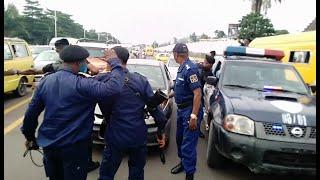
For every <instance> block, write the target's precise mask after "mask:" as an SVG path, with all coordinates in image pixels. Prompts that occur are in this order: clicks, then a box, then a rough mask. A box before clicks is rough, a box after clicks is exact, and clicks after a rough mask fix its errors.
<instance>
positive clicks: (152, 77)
mask: <svg viewBox="0 0 320 180" xmlns="http://www.w3.org/2000/svg"><path fill="white" fill-rule="evenodd" d="M127 68H128V69H129V71H130V72H137V73H139V74H141V75H143V76H145V77H146V78H147V79H148V81H149V83H150V85H151V87H152V89H153V90H155V89H159V88H160V89H162V90H165V89H167V87H166V83H165V77H164V76H165V75H164V74H163V73H162V71H161V68H160V67H159V66H148V65H140V64H139V65H138V64H127Z"/></svg>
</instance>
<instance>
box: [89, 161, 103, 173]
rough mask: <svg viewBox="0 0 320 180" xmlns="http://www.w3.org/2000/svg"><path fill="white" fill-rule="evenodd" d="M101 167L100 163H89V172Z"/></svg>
mask: <svg viewBox="0 0 320 180" xmlns="http://www.w3.org/2000/svg"><path fill="white" fill-rule="evenodd" d="M99 166H100V163H99V162H94V161H91V162H89V166H88V172H91V171H93V170H96V169H98V168H99Z"/></svg>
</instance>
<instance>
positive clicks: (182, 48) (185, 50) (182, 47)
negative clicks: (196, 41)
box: [172, 43, 189, 53]
mask: <svg viewBox="0 0 320 180" xmlns="http://www.w3.org/2000/svg"><path fill="white" fill-rule="evenodd" d="M172 51H173V52H176V53H188V52H189V50H188V47H187V45H186V44H183V43H177V44H176V45H175V46H174V48H173V50H172Z"/></svg>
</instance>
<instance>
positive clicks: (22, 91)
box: [15, 77, 27, 97]
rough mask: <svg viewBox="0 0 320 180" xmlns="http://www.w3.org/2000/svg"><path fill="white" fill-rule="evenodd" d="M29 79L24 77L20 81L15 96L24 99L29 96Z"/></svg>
mask: <svg viewBox="0 0 320 180" xmlns="http://www.w3.org/2000/svg"><path fill="white" fill-rule="evenodd" d="M26 83H27V79H26V78H25V77H22V78H21V79H20V81H19V85H18V87H17V89H16V90H15V94H16V95H17V96H19V97H22V96H24V95H26V94H27V85H26Z"/></svg>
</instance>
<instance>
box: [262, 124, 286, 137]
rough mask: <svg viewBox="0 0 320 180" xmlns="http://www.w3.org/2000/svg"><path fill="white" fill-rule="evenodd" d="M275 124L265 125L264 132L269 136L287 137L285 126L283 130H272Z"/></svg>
mask: <svg viewBox="0 0 320 180" xmlns="http://www.w3.org/2000/svg"><path fill="white" fill-rule="evenodd" d="M272 126H273V124H271V123H263V127H264V130H265V132H266V134H267V135H276V136H285V135H286V134H285V133H284V130H283V126H282V129H281V130H280V129H273V128H272Z"/></svg>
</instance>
